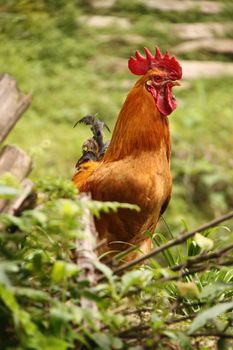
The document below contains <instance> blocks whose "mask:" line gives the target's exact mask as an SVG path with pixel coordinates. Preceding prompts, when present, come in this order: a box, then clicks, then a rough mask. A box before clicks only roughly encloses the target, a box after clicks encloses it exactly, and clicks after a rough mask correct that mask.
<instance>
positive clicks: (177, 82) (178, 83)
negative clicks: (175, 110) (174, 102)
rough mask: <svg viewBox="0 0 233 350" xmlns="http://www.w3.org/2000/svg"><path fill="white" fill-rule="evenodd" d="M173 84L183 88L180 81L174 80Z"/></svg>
mask: <svg viewBox="0 0 233 350" xmlns="http://www.w3.org/2000/svg"><path fill="white" fill-rule="evenodd" d="M171 83H172V86H181V84H180V82H179V81H178V80H174V81H172V82H171Z"/></svg>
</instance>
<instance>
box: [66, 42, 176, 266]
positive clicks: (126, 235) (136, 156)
mask: <svg viewBox="0 0 233 350" xmlns="http://www.w3.org/2000/svg"><path fill="white" fill-rule="evenodd" d="M145 54H146V56H145V57H144V56H142V55H141V54H140V53H139V52H138V51H136V53H135V57H133V56H132V57H131V58H130V59H129V61H128V67H129V70H130V71H131V72H132V73H133V74H135V75H140V76H141V77H140V79H139V80H138V81H137V82H136V84H135V85H134V87H133V88H132V89H131V90H130V91H129V93H128V95H127V97H126V100H125V102H124V104H123V106H122V109H121V111H120V114H119V116H118V119H117V122H116V125H115V128H114V131H113V135H112V139H111V141H110V144H109V145H108V147H107V149H106V152H105V154H104V156H103V158H100V160H99V158H98V157H96V158H95V159H91V158H90V159H89V160H88V161H85V162H81V163H79V164H78V167H77V169H76V172H75V174H74V176H73V181H74V183H75V184H76V186H77V187H78V189H79V190H80V191H81V192H90V193H91V195H92V198H93V199H95V200H100V201H117V202H121V203H131V204H136V205H138V206H139V207H140V209H141V210H140V212H138V213H136V212H135V211H131V210H128V209H120V210H119V211H118V212H117V213H111V214H103V215H101V218H100V219H98V220H96V228H97V231H98V233H99V239H100V240H102V239H105V240H106V246H102V247H101V251H100V252H99V253H103V252H105V251H108V250H111V249H113V250H118V251H119V250H120V251H121V250H123V249H125V248H126V247H127V245H125V246H124V245H123V246H122V244H121V243H120V242H119V241H121V242H126V244H127V243H128V244H130V245H133V246H137V247H139V249H140V251H141V252H143V253H147V252H149V251H150V250H151V240H150V238H149V237H148V235H147V231H150V232H153V231H154V229H155V227H156V225H157V223H158V220H159V218H160V216H161V215H162V213H163V212H164V211H165V210H166V208H167V206H168V203H169V201H170V198H171V191H172V178H171V174H170V153H171V141H170V133H169V123H168V116H169V115H170V114H171V113H172V111H173V110H174V109H175V108H176V106H177V102H176V99H175V97H174V95H173V94H172V88H173V87H174V86H178V85H180V83H179V80H180V79H181V78H182V68H181V66H180V64H179V62H178V61H177V59H176V58H175V57H170V55H169V53H168V52H166V53H165V55H164V56H163V55H162V54H161V52H160V50H159V49H158V48H156V51H155V55H154V56H153V55H152V54H151V52H150V51H149V50H148V49H147V48H145ZM117 241H118V242H117ZM133 258H135V254H134V255H132V254H131V256H130V257H129V259H128V260H130V259H133Z"/></svg>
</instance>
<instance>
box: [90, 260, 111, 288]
mask: <svg viewBox="0 0 233 350" xmlns="http://www.w3.org/2000/svg"><path fill="white" fill-rule="evenodd" d="M94 265H95V267H96V268H97V269H98V270H99V271H101V272H102V273H103V275H104V276H105V277H106V278H107V279H108V280H109V282H111V283H113V273H112V270H111V269H110V268H109V267H108V266H106V265H104V264H102V263H101V262H99V261H95V262H94Z"/></svg>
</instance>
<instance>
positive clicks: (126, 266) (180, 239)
mask: <svg viewBox="0 0 233 350" xmlns="http://www.w3.org/2000/svg"><path fill="white" fill-rule="evenodd" d="M232 217H233V211H231V212H230V213H228V214H226V215H223V216H220V217H219V218H217V219H215V220H212V221H210V222H207V223H205V224H204V225H202V226H200V227H198V228H197V229H195V230H193V231H191V232H188V233H186V234H184V235H182V236H181V235H179V236H178V237H177V238H175V239H172V240H170V241H169V242H167V243H166V244H164V245H162V246H160V247H157V248H154V249H152V250H151V251H150V252H149V253H147V254H144V255H142V256H140V257H138V258H136V259H134V260H132V261H129V262H128V263H125V264H123V265H121V266H119V267H118V268H115V269H114V270H113V273H114V274H119V273H121V272H123V271H125V270H127V269H129V268H131V267H133V266H135V265H137V264H139V263H141V262H143V261H145V260H146V259H149V258H151V257H153V256H155V255H157V254H159V253H161V252H163V251H164V250H166V249H168V248H170V247H174V246H176V245H178V244H181V243H183V242H185V241H186V240H187V239H188V238H190V237H193V236H194V235H195V234H196V233H197V232H202V231H205V230H206V229H208V228H211V227H214V226H216V225H218V224H220V223H221V222H223V221H226V220H229V219H231V218H232Z"/></svg>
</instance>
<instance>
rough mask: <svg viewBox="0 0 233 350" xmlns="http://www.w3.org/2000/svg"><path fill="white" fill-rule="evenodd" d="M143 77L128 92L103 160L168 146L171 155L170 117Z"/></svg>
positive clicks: (113, 159) (117, 158)
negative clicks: (162, 111)
mask: <svg viewBox="0 0 233 350" xmlns="http://www.w3.org/2000/svg"><path fill="white" fill-rule="evenodd" d="M141 80H142V79H140V80H139V81H138V82H137V83H136V85H135V86H134V87H133V89H132V90H131V91H130V92H129V94H128V96H127V98H126V100H125V103H124V105H123V107H122V109H121V111H120V114H119V116H118V119H117V122H116V125H115V128H114V131H113V135H112V139H111V143H110V145H109V147H108V149H107V151H106V154H105V157H104V159H103V161H104V162H111V161H115V160H119V159H123V158H125V157H127V156H129V155H131V156H133V155H134V154H139V153H140V152H144V151H147V152H148V151H149V152H150V151H151V152H157V151H158V150H159V149H161V147H165V148H166V154H167V158H168V161H169V158H170V133H169V125H168V118H167V117H166V116H162V115H161V114H160V112H159V111H158V109H157V107H156V104H155V100H154V98H153V96H152V95H151V93H150V92H148V91H147V89H146V87H145V84H142V81H141Z"/></svg>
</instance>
